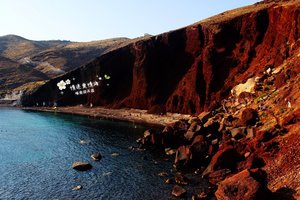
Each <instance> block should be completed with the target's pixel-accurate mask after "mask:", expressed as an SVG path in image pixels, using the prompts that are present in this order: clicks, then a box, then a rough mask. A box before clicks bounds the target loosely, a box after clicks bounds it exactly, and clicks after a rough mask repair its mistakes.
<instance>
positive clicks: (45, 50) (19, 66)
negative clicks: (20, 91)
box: [0, 35, 129, 96]
mask: <svg viewBox="0 0 300 200" xmlns="http://www.w3.org/2000/svg"><path fill="white" fill-rule="evenodd" d="M126 41H129V40H128V39H126V38H116V39H108V40H101V41H93V42H70V41H55V40H53V41H32V40H27V39H25V38H22V37H19V36H15V35H7V36H2V37H0V57H1V58H0V74H1V77H0V84H1V87H0V95H1V96H2V95H3V94H5V93H9V91H11V90H13V89H15V88H17V87H19V86H22V85H24V84H26V83H30V82H35V81H41V80H48V79H51V78H54V77H56V76H58V75H62V74H64V73H66V72H68V71H71V70H73V69H76V68H78V67H79V66H81V65H84V64H86V63H88V62H90V61H91V60H93V59H94V58H96V57H98V56H100V55H101V54H103V53H104V52H106V51H109V50H111V49H113V48H115V47H119V46H120V45H121V44H123V43H125V42H126Z"/></svg>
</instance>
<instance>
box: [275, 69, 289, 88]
mask: <svg viewBox="0 0 300 200" xmlns="http://www.w3.org/2000/svg"><path fill="white" fill-rule="evenodd" d="M286 81H287V77H286V75H285V73H280V74H278V75H277V76H276V78H275V81H274V86H275V87H276V88H277V89H278V88H281V87H282V86H283V85H284V84H285V83H286Z"/></svg>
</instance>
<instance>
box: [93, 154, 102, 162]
mask: <svg viewBox="0 0 300 200" xmlns="http://www.w3.org/2000/svg"><path fill="white" fill-rule="evenodd" d="M91 158H92V159H93V160H95V161H99V160H101V158H102V155H101V154H100V153H93V154H92V155H91Z"/></svg>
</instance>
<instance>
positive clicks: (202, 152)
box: [190, 135, 209, 164]
mask: <svg viewBox="0 0 300 200" xmlns="http://www.w3.org/2000/svg"><path fill="white" fill-rule="evenodd" d="M208 147H209V146H208V143H207V141H206V140H205V138H204V137H203V136H202V135H197V136H196V137H195V139H194V140H193V143H192V144H191V146H190V151H191V159H192V160H193V161H195V162H200V163H201V162H203V161H204V159H205V157H206V155H207V151H208ZM202 164H204V163H202Z"/></svg>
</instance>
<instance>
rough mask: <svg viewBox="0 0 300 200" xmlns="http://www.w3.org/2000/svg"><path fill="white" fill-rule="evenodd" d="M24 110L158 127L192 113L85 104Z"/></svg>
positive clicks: (26, 108)
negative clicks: (162, 112)
mask: <svg viewBox="0 0 300 200" xmlns="http://www.w3.org/2000/svg"><path fill="white" fill-rule="evenodd" d="M18 108H20V109H22V110H28V111H38V112H53V113H63V114H70V115H80V116H86V117H91V118H95V119H105V120H112V121H115V120H116V121H125V122H133V123H137V124H144V125H150V126H156V127H164V126H166V125H167V124H170V123H173V122H175V121H177V120H179V119H184V118H185V119H189V118H190V115H185V114H179V113H167V114H166V115H153V114H148V113H147V110H140V109H131V108H122V109H110V108H104V107H93V108H89V107H84V106H66V107H56V108H53V107H18Z"/></svg>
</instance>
